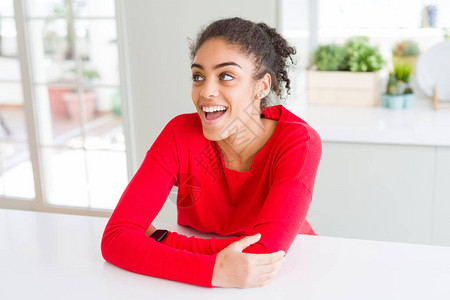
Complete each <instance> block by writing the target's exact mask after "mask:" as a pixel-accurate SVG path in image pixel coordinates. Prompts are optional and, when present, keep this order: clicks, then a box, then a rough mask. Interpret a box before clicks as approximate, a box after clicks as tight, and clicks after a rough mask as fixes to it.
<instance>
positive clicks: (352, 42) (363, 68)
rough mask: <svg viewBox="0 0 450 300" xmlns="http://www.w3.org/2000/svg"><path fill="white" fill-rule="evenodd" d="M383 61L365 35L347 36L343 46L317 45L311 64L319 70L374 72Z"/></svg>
mask: <svg viewBox="0 0 450 300" xmlns="http://www.w3.org/2000/svg"><path fill="white" fill-rule="evenodd" d="M384 63H385V62H384V60H383V58H382V56H381V54H380V53H379V51H378V48H376V47H373V46H371V45H370V44H369V38H368V37H366V36H356V37H352V38H349V39H348V40H347V41H346V42H345V44H344V46H339V45H336V44H327V45H322V46H319V47H318V48H317V49H316V51H315V52H314V57H313V64H314V65H315V66H316V67H317V69H318V70H319V71H351V72H375V71H378V70H380V69H381V68H382V67H383V65H384Z"/></svg>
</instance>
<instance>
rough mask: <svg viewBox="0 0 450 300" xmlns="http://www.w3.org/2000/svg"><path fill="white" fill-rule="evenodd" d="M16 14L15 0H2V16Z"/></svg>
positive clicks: (0, 9)
mask: <svg viewBox="0 0 450 300" xmlns="http://www.w3.org/2000/svg"><path fill="white" fill-rule="evenodd" d="M12 16H14V7H13V0H2V1H0V17H12Z"/></svg>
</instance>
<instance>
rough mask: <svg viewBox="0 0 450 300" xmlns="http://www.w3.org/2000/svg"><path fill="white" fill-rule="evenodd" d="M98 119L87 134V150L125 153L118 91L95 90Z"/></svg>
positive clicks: (108, 89)
mask: <svg viewBox="0 0 450 300" xmlns="http://www.w3.org/2000/svg"><path fill="white" fill-rule="evenodd" d="M92 92H93V93H94V94H95V106H96V109H97V118H96V120H95V122H91V124H92V126H90V127H89V130H87V132H86V144H85V147H86V148H87V149H107V150H116V151H125V137H124V133H123V123H122V117H121V101H120V94H119V90H118V89H112V88H111V89H110V88H103V89H95V90H93V91H92Z"/></svg>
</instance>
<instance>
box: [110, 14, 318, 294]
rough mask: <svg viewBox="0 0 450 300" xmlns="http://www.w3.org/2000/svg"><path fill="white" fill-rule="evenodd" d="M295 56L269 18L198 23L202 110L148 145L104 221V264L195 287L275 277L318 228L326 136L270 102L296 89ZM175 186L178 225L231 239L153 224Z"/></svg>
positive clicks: (197, 87) (195, 78)
mask: <svg viewBox="0 0 450 300" xmlns="http://www.w3.org/2000/svg"><path fill="white" fill-rule="evenodd" d="M293 54H295V49H293V48H292V47H290V46H289V45H288V44H287V42H286V41H285V40H284V38H283V37H281V36H280V35H279V34H278V33H277V32H276V30H275V29H273V28H270V27H268V26H267V25H266V24H264V23H254V22H251V21H248V20H243V19H240V18H231V19H222V20H218V21H215V22H213V23H211V24H210V25H209V26H208V27H207V28H206V29H205V30H203V31H202V32H200V34H199V35H198V38H197V40H196V42H195V43H194V44H193V45H192V47H191V55H192V64H191V70H192V94H191V96H192V101H193V104H194V106H195V108H196V110H197V112H196V113H188V114H182V115H178V116H176V117H174V118H173V119H172V120H171V121H170V122H169V123H168V124H167V125H166V126H165V127H164V129H163V131H162V132H161V134H160V135H159V136H158V138H157V139H156V140H155V142H154V143H153V145H152V146H151V147H150V149H149V150H148V151H147V154H146V157H145V159H144V161H143V163H142V165H141V166H140V168H139V170H138V171H137V172H136V174H135V175H134V177H133V179H132V180H131V181H130V183H129V185H128V187H127V188H126V189H125V191H124V193H123V194H122V197H121V199H120V201H119V203H118V205H117V207H116V208H115V210H114V212H113V214H112V216H111V218H110V220H109V222H108V224H107V226H106V228H105V232H104V235H103V239H102V254H103V257H104V258H105V259H106V260H107V261H109V262H111V263H113V264H115V265H117V266H119V267H122V268H124V269H127V270H130V271H133V272H137V273H142V274H146V275H150V276H156V277H161V278H166V279H170V280H176V281H181V282H187V283H192V284H196V285H202V286H207V287H239V288H248V287H255V286H263V285H265V284H267V283H269V282H270V281H271V280H272V279H273V278H274V277H275V275H276V274H277V273H278V271H279V269H280V267H281V265H282V262H283V260H284V254H285V253H286V252H287V251H288V249H289V248H290V246H291V244H292V242H293V241H294V239H295V237H296V235H297V234H299V233H302V234H311V235H315V232H314V230H313V229H312V228H311V226H310V225H309V223H308V222H307V221H306V214H307V212H308V209H309V205H310V203H311V200H312V192H313V187H314V180H315V176H316V172H317V168H318V165H319V161H320V157H321V151H322V146H321V145H322V144H321V140H320V137H319V135H318V134H317V132H316V131H315V130H314V129H313V128H311V127H310V126H309V125H308V124H307V123H306V122H305V121H304V120H302V119H300V118H299V117H297V116H296V115H294V114H293V113H291V112H290V111H289V110H287V109H286V108H284V107H283V106H282V105H281V104H278V105H274V106H268V104H269V102H270V97H280V96H281V94H282V91H283V90H285V89H286V90H287V92H289V87H290V86H289V85H290V80H289V78H288V76H287V70H286V60H287V58H291V55H293ZM291 61H292V59H291ZM283 82H284V87H283V86H282V83H283ZM173 185H176V186H177V187H178V195H177V211H178V224H180V225H186V226H190V227H192V228H194V229H196V230H199V231H204V232H214V233H216V234H219V235H232V237H229V238H223V239H216V238H211V239H200V238H195V237H186V236H183V235H180V234H178V233H176V232H167V231H164V230H161V229H160V230H157V229H156V228H155V227H154V226H153V225H152V224H151V222H152V221H153V220H154V219H155V217H156V215H157V214H158V213H159V211H160V209H161V207H162V206H163V204H164V202H165V201H166V198H167V196H168V194H169V192H170V190H171V189H172V187H173Z"/></svg>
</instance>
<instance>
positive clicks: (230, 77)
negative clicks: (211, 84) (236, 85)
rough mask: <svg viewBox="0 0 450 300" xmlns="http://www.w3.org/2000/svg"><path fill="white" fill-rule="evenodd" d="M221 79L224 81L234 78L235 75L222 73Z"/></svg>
mask: <svg viewBox="0 0 450 300" xmlns="http://www.w3.org/2000/svg"><path fill="white" fill-rule="evenodd" d="M219 79H220V80H224V81H229V80H233V79H234V77H233V76H231V75H228V74H220V75H219Z"/></svg>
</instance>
